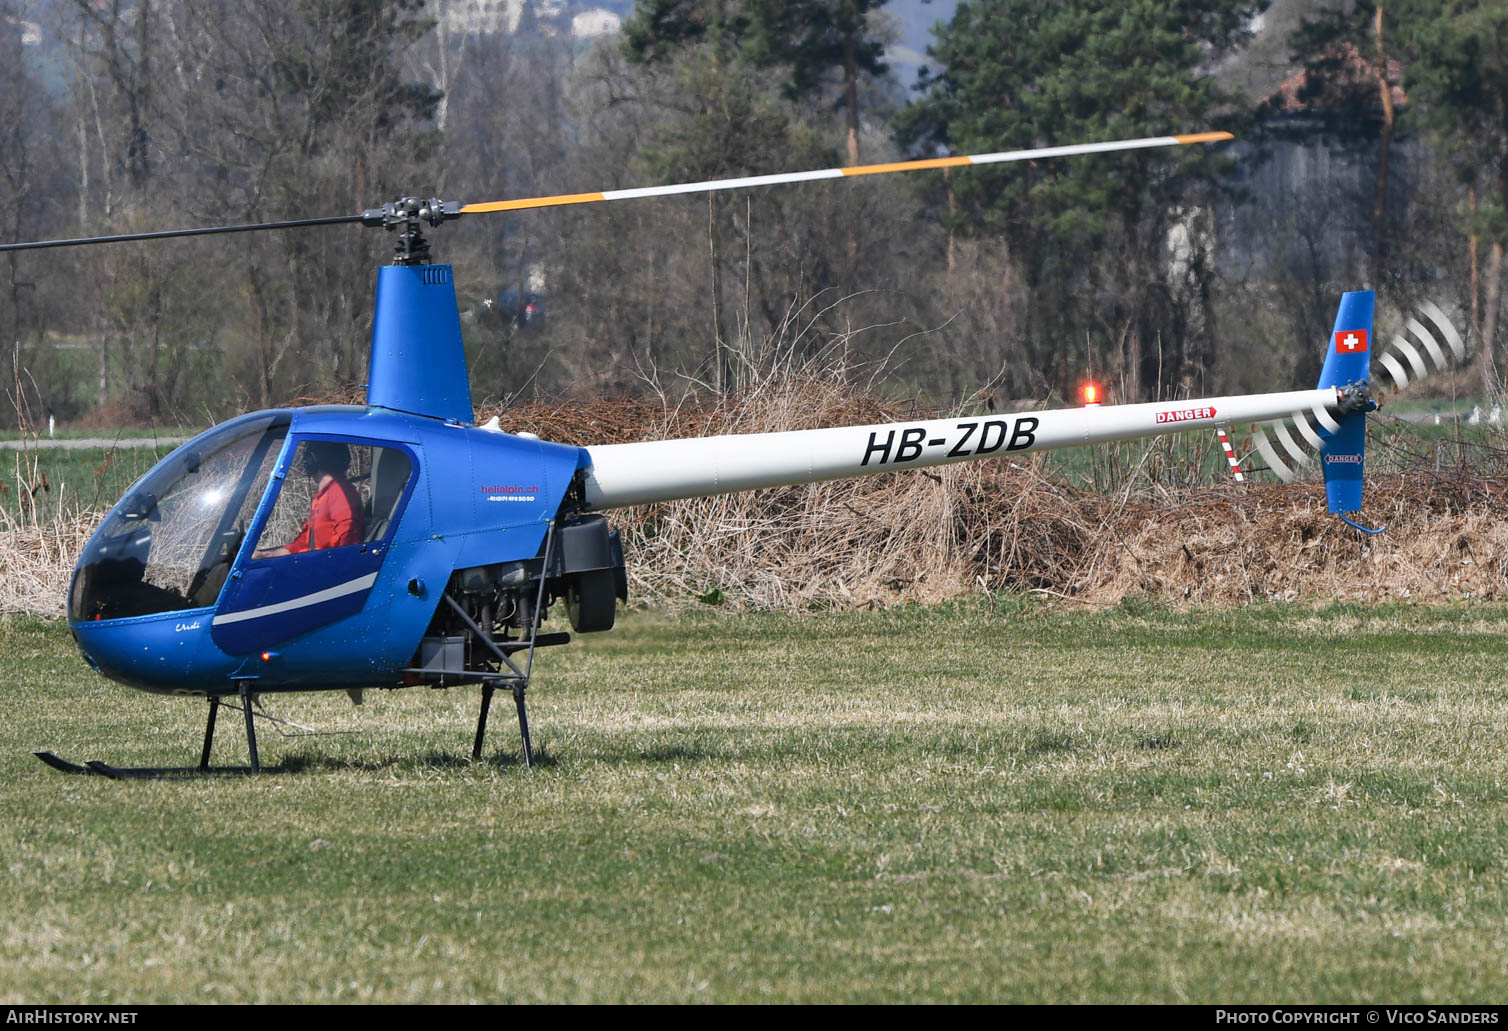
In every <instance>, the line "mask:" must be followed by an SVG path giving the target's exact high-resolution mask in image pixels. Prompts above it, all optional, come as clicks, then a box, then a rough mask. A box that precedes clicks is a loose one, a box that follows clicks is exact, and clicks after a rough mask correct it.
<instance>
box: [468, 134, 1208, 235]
mask: <svg viewBox="0 0 1508 1031" xmlns="http://www.w3.org/2000/svg"><path fill="white" fill-rule="evenodd" d="M1233 139H1235V137H1234V136H1232V135H1231V134H1230V133H1228V132H1200V133H1193V134H1190V135H1184V136H1148V137H1146V138H1144V139H1139V140H1113V141H1110V142H1108V143H1075V144H1071V145H1069V146H1066V147H1038V148H1036V149H1035V150H1006V151H1000V152H998V153H995V154H969V155H959V156H957V157H945V158H922V159H920V160H917V161H892V162H889V163H887V164H881V165H853V166H850V167H848V168H822V169H818V170H816V171H812V172H777V173H776V174H774V175H753V176H746V177H743V178H738V179H709V180H707V181H706V182H700V183H676V184H674V185H671V186H641V187H638V188H637V189H632V190H603V191H602V192H600V193H561V194H556V195H555V196H553V197H522V198H519V199H518V200H499V201H491V202H489V203H483V204H467V205H464V206H463V207H462V208H461V214H463V215H479V214H483V213H485V212H492V211H522V210H525V209H528V208H555V207H561V206H562V205H566V204H592V203H595V202H597V201H604V200H635V199H638V198H640V197H668V196H672V195H674V194H680V193H711V192H712V191H713V190H743V189H748V188H750V187H754V186H774V185H777V184H779V183H807V182H813V181H815V180H818V179H844V178H847V177H849V176H858V175H883V174H885V173H888V172H919V171H923V170H925V169H929V168H958V167H961V166H963V165H995V164H1002V163H1004V162H1008V161H1030V160H1032V159H1034V158H1058V157H1072V156H1074V155H1077V154H1107V153H1110V152H1112V151H1119V150H1147V149H1150V148H1152V147H1176V146H1181V145H1183V144H1187V143H1218V142H1221V141H1224V140H1233Z"/></svg>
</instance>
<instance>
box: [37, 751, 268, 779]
mask: <svg viewBox="0 0 1508 1031" xmlns="http://www.w3.org/2000/svg"><path fill="white" fill-rule="evenodd" d="M32 755H35V756H36V757H37V758H38V759H41V760H42V761H43V762H44V763H46V764H47V765H48V766H51V767H52V768H53V769H55V770H57V771H59V772H60V773H83V774H90V775H93V776H98V777H108V778H109V779H110V780H172V779H185V780H186V779H189V778H194V777H231V776H245V775H248V774H250V773H252V772H253V770H252V769H251V767H250V766H224V767H220V768H218V769H207V768H206V769H201V768H200V767H198V766H130V767H120V766H111V765H110V764H109V763H106V762H101V761H100V760H98V759H86V760H84V764H83V765H82V766H80V765H79V764H78V763H71V762H69V761H68V760H67V759H61V758H59V757H58V756H56V755H53V754H52V753H51V752H33V753H32Z"/></svg>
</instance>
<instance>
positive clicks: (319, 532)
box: [251, 440, 363, 559]
mask: <svg viewBox="0 0 1508 1031" xmlns="http://www.w3.org/2000/svg"><path fill="white" fill-rule="evenodd" d="M303 466H304V472H305V474H306V475H308V477H309V478H310V479H311V480H313V481H314V482H315V492H314V500H313V501H312V502H310V504H309V518H308V519H307V520H305V521H304V525H303V526H302V527H301V528H300V529H299V531H298V535H297V536H296V537H294V538H293V540H291V541H289V542H288V543H287V544H285V545H283V546H282V547H281V548H272V549H270V550H267V551H254V552H252V555H251V557H252V558H254V559H258V558H276V557H277V556H279V555H297V554H299V553H301V552H305V551H319V550H321V549H323V548H343V547H345V546H346V545H347V544H360V543H361V533H362V530H363V518H362V512H361V495H360V494H358V493H357V492H356V488H355V487H353V486H351V483H350V481H349V480H347V479H346V470H347V469H349V468H350V466H351V449H350V448H348V447H346V446H345V445H344V444H338V443H336V442H334V441H329V440H312V441H309V442H307V443H306V444H304V453H303Z"/></svg>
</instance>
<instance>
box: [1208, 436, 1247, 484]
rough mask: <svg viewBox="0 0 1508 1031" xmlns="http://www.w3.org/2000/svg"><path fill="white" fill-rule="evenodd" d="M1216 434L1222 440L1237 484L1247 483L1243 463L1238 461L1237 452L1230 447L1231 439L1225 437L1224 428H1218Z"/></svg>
mask: <svg viewBox="0 0 1508 1031" xmlns="http://www.w3.org/2000/svg"><path fill="white" fill-rule="evenodd" d="M1215 434H1216V435H1217V436H1218V437H1219V438H1220V446H1221V447H1222V448H1224V449H1225V460H1226V461H1227V462H1229V463H1230V473H1231V475H1232V476H1234V477H1235V478H1236V482H1237V483H1245V482H1246V477H1245V476H1242V475H1241V463H1240V462H1238V461H1236V451H1235V449H1234V448H1232V447H1231V446H1230V438H1229V437H1227V436H1226V435H1225V427H1224V426H1216V427H1215Z"/></svg>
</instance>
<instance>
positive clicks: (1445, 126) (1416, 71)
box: [1397, 0, 1508, 392]
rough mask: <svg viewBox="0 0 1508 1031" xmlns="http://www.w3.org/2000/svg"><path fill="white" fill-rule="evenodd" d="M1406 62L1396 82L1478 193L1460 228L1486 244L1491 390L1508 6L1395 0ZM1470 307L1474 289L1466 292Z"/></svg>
mask: <svg viewBox="0 0 1508 1031" xmlns="http://www.w3.org/2000/svg"><path fill="white" fill-rule="evenodd" d="M1397 7H1398V8H1399V10H1400V20H1402V21H1403V22H1404V24H1405V25H1407V26H1408V35H1409V38H1410V43H1411V47H1410V50H1411V54H1410V57H1411V59H1410V60H1409V62H1408V71H1407V75H1406V77H1405V79H1404V85H1405V87H1406V88H1407V89H1408V91H1409V93H1410V95H1411V96H1412V97H1414V98H1415V99H1416V100H1417V101H1418V102H1419V105H1420V106H1421V107H1422V108H1424V109H1425V111H1426V112H1427V114H1426V116H1425V117H1423V118H1421V121H1422V122H1423V123H1424V124H1425V125H1426V126H1427V127H1428V130H1429V132H1430V135H1431V137H1432V139H1433V140H1434V142H1435V145H1436V147H1437V148H1438V149H1439V151H1440V152H1441V154H1442V155H1443V156H1444V157H1445V158H1446V160H1448V161H1449V162H1450V163H1451V164H1452V165H1453V166H1454V167H1455V168H1456V169H1458V170H1459V172H1460V176H1461V179H1462V181H1464V183H1465V184H1466V185H1467V186H1468V188H1469V191H1470V196H1471V197H1473V198H1479V201H1478V203H1477V204H1476V205H1475V207H1476V210H1475V211H1474V212H1472V213H1471V217H1470V222H1469V225H1468V229H1467V232H1468V234H1469V235H1470V236H1471V237H1472V238H1473V239H1476V238H1480V239H1484V240H1486V241H1488V243H1489V250H1488V259H1487V271H1486V276H1485V280H1486V281H1485V284H1484V289H1483V293H1484V297H1483V304H1482V317H1481V323H1480V325H1479V326H1478V327H1477V330H1478V333H1479V341H1480V357H1479V368H1480V373H1481V379H1482V388H1483V390H1484V391H1488V392H1492V391H1495V390H1497V389H1498V388H1499V386H1500V382H1501V381H1500V379H1499V377H1498V372H1497V362H1496V344H1495V341H1496V337H1497V326H1498V321H1499V317H1500V311H1501V305H1502V284H1503V249H1504V245H1505V243H1508V6H1505V5H1504V4H1502V3H1500V2H1495V0H1444V2H1440V0H1432V2H1426V0H1400V2H1399V3H1398V4H1397ZM1473 307H1475V290H1473Z"/></svg>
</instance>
